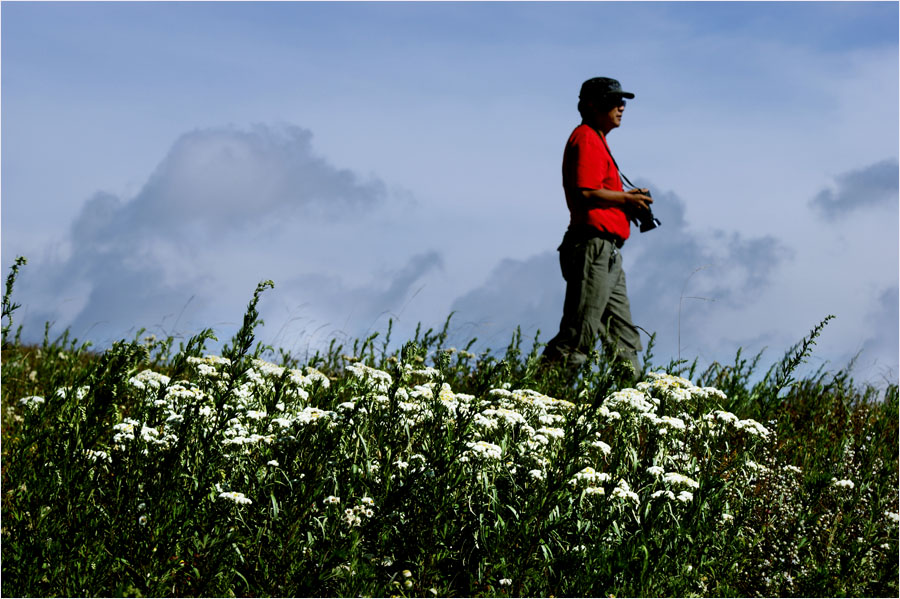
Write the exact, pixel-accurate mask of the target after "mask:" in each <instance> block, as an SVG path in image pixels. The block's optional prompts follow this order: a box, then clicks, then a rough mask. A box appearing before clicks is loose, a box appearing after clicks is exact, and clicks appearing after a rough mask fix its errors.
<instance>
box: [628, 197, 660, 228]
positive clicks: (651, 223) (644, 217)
mask: <svg viewBox="0 0 900 599" xmlns="http://www.w3.org/2000/svg"><path fill="white" fill-rule="evenodd" d="M642 195H645V196H650V190H649V189H648V190H647V191H645V192H643V194H642ZM650 197H652V196H650ZM628 216H629V220H631V222H633V223H634V224H636V225H638V226H640V229H641V233H646V232H647V231H652V230H653V229H655V228H656V227H658V226H660V225H661V224H662V223H661V222H659V219H658V218H656V217H655V216H653V211H652V210H650V207H649V206H647V208H632V209H631V210H630V214H629V215H628Z"/></svg>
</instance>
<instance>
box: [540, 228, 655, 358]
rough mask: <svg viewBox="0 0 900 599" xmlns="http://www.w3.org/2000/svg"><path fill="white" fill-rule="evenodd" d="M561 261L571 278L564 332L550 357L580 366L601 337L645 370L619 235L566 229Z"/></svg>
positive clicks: (610, 351) (611, 352) (550, 346)
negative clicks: (612, 237)
mask: <svg viewBox="0 0 900 599" xmlns="http://www.w3.org/2000/svg"><path fill="white" fill-rule="evenodd" d="M559 264H560V267H561V269H562V275H563V278H564V279H565V280H566V299H565V304H564V305H563V316H562V320H561V321H560V323H559V333H558V334H557V335H556V337H554V338H553V339H551V340H550V342H549V343H547V347H546V348H545V349H544V359H545V360H547V361H550V362H561V363H563V364H564V365H565V366H566V367H567V368H568V369H569V370H570V371H571V372H575V371H576V370H577V369H578V368H579V367H580V366H581V365H582V364H583V363H584V362H585V361H587V359H588V355H589V354H590V352H591V350H592V349H593V348H594V346H595V345H596V343H597V341H598V340H602V341H603V345H604V350H605V352H606V355H607V359H609V360H610V361H611V362H612V361H614V360H615V359H616V358H618V359H623V358H624V359H626V360H628V361H630V362H631V365H632V366H633V367H634V371H635V373H636V376H639V375H640V373H641V363H640V360H639V359H638V355H637V354H638V352H639V351H641V350H642V349H643V347H642V346H641V338H640V336H639V335H638V330H637V328H635V326H634V325H633V324H632V322H631V306H630V304H629V303H628V295H627V292H626V289H625V271H623V270H622V255H621V254H620V253H619V251H618V248H617V247H616V244H615V243H614V242H613V241H610V240H608V239H604V238H602V237H596V236H593V237H591V236H586V235H583V234H578V233H575V232H572V231H569V232H567V233H566V235H565V237H564V238H563V242H562V245H560V246H559Z"/></svg>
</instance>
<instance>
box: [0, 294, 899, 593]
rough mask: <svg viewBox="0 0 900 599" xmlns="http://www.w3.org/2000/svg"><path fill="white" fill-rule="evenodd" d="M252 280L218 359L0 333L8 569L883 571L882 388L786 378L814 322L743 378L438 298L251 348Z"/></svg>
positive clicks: (359, 577) (308, 588) (13, 588)
mask: <svg viewBox="0 0 900 599" xmlns="http://www.w3.org/2000/svg"><path fill="white" fill-rule="evenodd" d="M13 280H14V277H12V278H11V280H9V281H8V284H7V295H6V298H5V299H4V316H8V314H11V312H12V309H13V304H12V303H10V302H9V295H10V294H9V291H10V290H11V287H12V283H13ZM269 287H271V282H268V281H267V282H263V283H261V284H260V285H259V286H258V287H257V289H256V291H255V293H254V295H253V298H252V300H251V302H250V304H249V305H248V309H247V313H246V315H245V317H244V321H243V325H242V327H241V328H240V329H239V331H238V332H237V333H236V334H235V336H234V338H233V339H232V340H231V342H230V343H229V344H227V345H226V346H225V348H224V349H223V351H222V356H221V357H220V356H211V355H207V354H205V353H204V346H205V343H206V342H207V341H208V340H209V339H212V338H214V337H213V332H212V331H211V330H206V331H203V332H201V333H200V334H198V335H197V336H196V337H194V338H192V339H190V340H189V341H188V342H187V343H186V344H182V345H181V346H180V348H179V349H178V350H177V351H174V350H173V340H172V339H171V338H169V339H166V340H162V341H158V340H155V339H153V338H146V339H144V340H143V341H141V340H139V339H138V338H137V337H140V335H141V334H143V332H141V333H139V334H138V336H137V337H136V338H135V340H134V341H131V342H124V341H123V342H119V343H116V344H114V345H113V347H111V348H110V349H109V350H107V351H105V352H102V353H99V354H98V353H95V352H91V351H90V349H89V345H87V344H79V342H78V341H77V340H75V339H70V338H69V335H68V333H65V334H63V335H62V336H61V337H60V338H58V339H56V340H53V341H51V340H50V339H49V335H48V334H45V339H44V343H43V344H42V345H41V346H37V347H31V346H23V345H21V344H20V343H19V342H18V338H17V339H16V340H15V341H14V342H12V343H10V344H8V345H7V344H4V347H3V362H2V400H3V406H2V410H3V428H2V441H3V443H2V454H3V470H2V475H3V481H2V482H3V495H2V513H3V527H2V541H3V542H2V575H3V580H4V583H5V586H6V588H5V589H4V590H5V591H6V594H8V595H11V596H35V595H38V596H50V595H65V596H85V595H126V596H162V595H172V596H237V595H253V596H351V595H353V596H356V595H367V596H373V595H377V596H387V595H397V596H426V597H427V596H435V595H437V596H460V595H461V596H549V595H557V596H609V595H615V596H623V595H626V596H650V595H664V596H725V595H728V596H731V595H739V596H773V595H798V596H813V595H815V596H832V595H875V596H896V595H897V592H898V568H897V553H898V544H897V512H898V505H897V503H898V489H897V468H898V445H897V435H898V430H897V424H898V392H897V387H896V386H890V387H888V388H887V389H886V390H883V391H881V392H879V391H877V390H875V389H873V388H870V387H863V388H861V387H859V386H858V385H856V384H854V382H853V381H852V379H851V378H850V377H849V375H848V374H847V373H845V372H838V373H837V374H828V373H822V372H820V373H817V374H816V375H814V376H813V377H807V378H804V379H802V380H795V379H794V372H795V369H796V368H797V366H798V365H799V364H800V363H801V362H802V360H803V359H805V358H806V357H807V356H808V355H809V351H810V348H811V346H812V344H813V342H814V341H815V339H816V337H818V335H819V334H820V333H821V330H822V327H824V325H825V323H827V321H828V320H829V319H826V320H825V321H823V322H822V323H821V324H820V325H819V326H817V327H816V328H814V329H813V331H812V332H811V334H810V336H809V337H808V338H806V339H804V340H803V341H801V343H799V344H798V345H797V346H795V347H794V348H792V349H791V350H790V351H789V352H788V353H787V354H786V355H785V358H784V359H783V360H782V361H781V362H780V363H779V364H777V365H775V366H773V367H772V369H770V370H769V374H768V375H767V376H765V377H764V378H763V380H762V381H761V382H759V383H752V384H751V382H750V381H751V377H752V376H753V373H754V372H755V370H756V368H757V367H758V363H759V361H760V355H757V356H756V357H754V358H753V359H750V360H747V359H746V358H743V357H742V356H741V353H740V352H738V354H737V356H736V358H735V361H734V364H733V365H729V366H722V365H718V364H716V365H713V366H712V367H711V368H709V369H708V370H707V371H705V372H704V373H702V374H700V375H699V376H698V377H696V379H697V381H698V382H697V384H696V385H694V384H692V383H691V382H690V381H689V380H687V379H685V378H681V377H680V376H678V375H679V374H687V375H688V376H689V377H691V378H695V377H694V373H695V370H696V362H695V363H694V364H693V365H690V366H687V365H685V364H683V363H673V364H670V365H669V366H668V367H667V369H666V370H668V371H669V374H665V373H662V372H650V370H651V367H650V362H651V359H650V356H649V355H645V358H646V363H647V365H648V366H647V370H648V374H647V376H646V377H645V378H644V380H643V381H640V382H637V383H634V382H633V381H630V380H629V379H628V377H626V376H624V375H623V373H621V372H620V371H619V370H617V368H616V366H615V365H610V364H608V363H607V362H606V361H605V360H604V359H603V357H602V356H601V355H600V354H599V353H595V354H594V355H593V356H592V359H591V361H590V363H589V364H588V365H586V366H585V367H583V369H582V371H581V372H580V373H579V376H578V377H576V378H575V379H571V378H569V377H568V376H567V375H566V374H565V373H563V372H561V371H558V370H553V369H549V370H548V369H546V368H542V367H541V364H540V361H539V359H538V351H539V346H540V344H539V343H538V339H537V337H535V343H534V344H533V349H532V351H531V352H530V353H528V354H525V352H523V350H522V349H521V348H522V335H521V331H516V333H515V334H514V336H513V338H512V340H511V342H510V344H509V346H508V347H507V348H506V351H505V353H503V354H501V355H495V354H494V353H493V352H489V351H487V352H483V353H482V354H481V355H475V354H473V353H472V352H471V351H470V349H471V347H472V344H469V346H467V347H466V348H464V349H457V348H453V347H446V341H447V331H448V327H449V321H450V319H449V318H448V320H447V322H446V323H445V325H444V327H443V328H442V329H441V330H439V331H434V330H431V329H429V330H427V331H425V332H424V333H423V332H422V331H421V330H417V331H416V334H415V336H414V339H412V340H410V341H408V342H406V343H405V344H403V345H402V346H401V348H400V349H399V350H395V351H391V350H390V335H391V328H392V323H389V326H388V331H387V333H386V335H385V336H384V339H383V341H381V342H379V343H376V341H377V340H378V337H379V335H378V334H373V335H371V336H369V337H367V338H365V339H361V340H356V341H355V342H353V343H352V347H351V348H350V350H348V351H349V353H345V350H344V347H343V345H340V344H338V343H337V342H333V343H332V345H331V347H330V348H329V350H328V352H326V353H323V354H316V355H315V356H313V357H312V359H310V360H309V361H308V363H307V364H301V363H300V362H299V361H298V360H297V359H296V358H294V357H292V356H290V355H289V354H287V353H285V352H283V351H282V352H280V354H279V357H278V364H276V363H274V362H272V361H267V360H264V359H263V357H266V356H275V351H274V350H273V349H272V348H267V347H265V346H262V345H259V344H257V345H256V346H254V342H255V336H254V330H255V328H256V327H257V326H258V325H259V322H260V321H259V313H258V311H257V304H258V302H259V300H260V297H261V294H262V293H263V292H264V291H265V290H266V289H267V288H269ZM7 306H8V307H9V312H7ZM451 316H452V315H451ZM5 332H6V329H5V328H4V334H5ZM651 347H652V344H651ZM647 353H648V354H649V353H650V350H649V348H648V352H647Z"/></svg>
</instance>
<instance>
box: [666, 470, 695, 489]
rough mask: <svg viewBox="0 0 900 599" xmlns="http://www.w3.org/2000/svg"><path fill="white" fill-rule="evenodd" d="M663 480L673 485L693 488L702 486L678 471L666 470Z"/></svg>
mask: <svg viewBox="0 0 900 599" xmlns="http://www.w3.org/2000/svg"><path fill="white" fill-rule="evenodd" d="M663 480H664V481H665V482H667V483H669V484H672V485H684V486H686V487H689V488H691V489H697V488H699V487H700V483H698V482H697V481H695V480H694V479H692V478H689V477H687V476H685V475H683V474H679V473H678V472H666V473H665V475H664V476H663Z"/></svg>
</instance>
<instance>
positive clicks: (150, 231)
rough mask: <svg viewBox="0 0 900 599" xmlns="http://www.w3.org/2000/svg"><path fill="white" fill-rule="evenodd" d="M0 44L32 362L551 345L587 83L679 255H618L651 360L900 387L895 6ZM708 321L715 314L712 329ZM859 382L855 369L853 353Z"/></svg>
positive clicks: (412, 15)
mask: <svg viewBox="0 0 900 599" xmlns="http://www.w3.org/2000/svg"><path fill="white" fill-rule="evenodd" d="M0 18H2V41H0V44H2V48H0V50H2V72H0V77H2V92H0V94H2V97H0V100H2V115H0V116H2V189H0V191H2V253H3V264H4V265H5V267H7V268H8V266H9V264H11V263H12V260H13V259H14V257H15V256H16V255H19V254H24V255H25V256H27V257H28V258H29V265H28V267H26V269H25V271H24V272H23V274H22V277H21V284H20V285H19V287H18V288H17V298H18V301H19V302H20V303H22V304H23V305H24V307H23V308H22V312H21V315H20V322H23V323H24V324H25V327H26V329H25V335H26V337H28V336H31V337H32V338H36V337H38V336H40V335H41V334H42V331H43V322H44V321H51V322H53V323H54V330H57V331H61V330H62V329H63V328H65V327H67V326H70V327H71V328H72V332H73V333H74V334H75V335H76V336H78V337H79V338H83V339H92V340H94V341H95V342H96V343H97V344H98V345H104V344H108V343H109V342H110V341H112V340H115V339H117V338H120V337H122V336H129V335H133V334H134V331H135V330H136V329H137V328H138V327H146V328H148V329H149V330H150V331H152V332H155V333H156V334H158V335H160V334H175V335H189V334H190V333H192V332H196V331H197V330H199V329H201V328H203V327H207V326H213V327H214V328H216V329H217V330H218V331H219V332H220V338H222V339H225V338H227V336H228V335H229V334H230V333H231V332H233V330H234V328H235V327H236V325H237V322H238V321H239V319H240V317H241V315H242V312H243V308H244V306H245V305H246V302H247V301H248V299H249V297H250V294H251V293H252V290H253V288H254V287H255V285H256V283H257V282H259V281H260V280H263V279H273V280H274V281H275V285H276V286H275V289H274V290H273V291H270V292H268V293H267V294H266V295H265V296H264V299H263V302H262V304H261V309H262V312H263V316H264V317H265V320H266V326H265V328H264V329H263V331H262V334H263V337H264V338H266V340H268V341H271V342H273V343H276V344H278V345H281V346H283V347H285V348H286V349H288V350H290V351H293V352H296V353H303V352H304V351H307V350H309V349H311V348H315V347H317V346H319V345H321V344H323V343H327V341H328V340H329V339H330V338H331V337H334V336H337V337H339V338H348V337H355V336H357V335H361V334H366V333H367V332H371V331H380V330H384V328H385V327H386V325H387V319H388V318H394V320H395V321H396V322H397V326H396V329H395V334H396V335H397V337H398V338H399V337H402V336H403V335H406V334H408V333H409V332H411V331H412V330H413V329H414V328H415V326H416V324H417V323H418V322H419V321H421V322H423V323H424V324H425V325H426V326H440V324H442V323H443V320H444V319H445V318H446V316H447V315H448V314H449V313H450V312H451V311H456V315H455V316H454V319H453V321H452V322H453V327H452V329H453V334H454V335H455V341H456V342H457V343H459V344H460V345H462V344H464V343H465V341H466V340H467V339H468V338H469V337H471V336H477V337H478V338H479V340H480V342H479V343H480V344H481V345H487V346H490V347H495V348H496V347H501V346H505V344H506V343H507V342H508V340H509V338H510V335H511V334H512V331H513V329H514V327H515V326H516V325H517V324H518V325H521V326H522V327H523V329H524V331H525V333H526V334H527V335H529V336H531V335H533V334H534V332H535V330H537V329H540V330H541V338H542V339H543V340H547V339H549V337H551V336H552V335H553V334H554V333H555V329H556V326H557V325H558V322H559V317H560V315H561V309H562V296H563V293H564V285H563V281H562V278H561V276H560V274H559V270H558V265H557V263H556V252H555V250H556V247H557V245H558V243H559V240H560V239H561V237H562V234H563V232H564V230H565V227H566V224H567V221H568V214H567V212H566V208H565V201H564V199H563V195H562V190H561V186H560V173H559V169H560V162H561V157H562V148H563V145H564V143H565V140H566V138H567V137H568V134H569V132H570V131H571V129H572V128H574V127H575V126H576V125H577V124H578V114H577V112H576V110H575V105H576V102H577V93H578V88H579V87H580V84H581V82H582V81H583V80H585V79H587V78H589V77H593V76H598V75H605V76H612V77H615V78H617V79H619V80H620V81H621V82H622V85H623V86H624V87H625V89H627V90H629V91H633V92H634V93H636V94H637V97H636V99H635V100H634V101H633V102H630V103H629V105H628V107H627V109H626V112H625V118H624V121H623V126H622V127H621V129H619V130H617V131H615V132H613V133H612V135H611V136H610V143H611V145H612V149H613V152H614V154H615V155H616V157H617V159H618V161H619V163H620V165H621V166H622V169H623V171H624V172H625V173H626V174H627V175H628V177H629V178H630V179H632V180H634V181H635V182H637V183H640V184H642V185H645V186H648V187H651V188H652V189H653V195H654V198H655V199H656V203H655V204H654V210H655V212H656V213H657V215H658V216H659V217H660V219H661V220H662V221H663V226H662V227H661V228H660V229H658V230H656V231H653V232H650V233H647V234H644V235H641V234H638V233H637V232H635V233H634V235H633V237H632V239H631V240H630V241H629V243H628V244H627V245H626V247H625V249H624V251H623V254H624V256H625V266H626V272H627V274H628V284H629V291H630V295H631V300H632V305H633V311H634V317H635V321H636V322H637V323H638V324H640V325H641V326H643V327H644V328H645V329H647V330H650V331H655V332H656V333H657V335H658V338H657V359H658V360H662V359H664V358H668V357H674V356H677V355H678V354H679V353H680V354H681V355H682V356H683V357H691V358H692V357H694V356H698V357H699V358H700V360H701V363H708V362H709V361H711V360H723V361H728V360H731V359H732V358H733V357H734V353H735V351H736V349H737V348H738V347H741V346H742V347H744V350H745V352H756V351H759V350H762V349H764V348H768V349H767V350H766V354H765V357H766V358H767V360H764V362H765V363H770V362H772V361H775V360H777V359H778V358H780V356H781V354H782V353H783V352H784V351H785V350H786V349H787V348H788V347H789V346H790V345H792V344H793V343H795V342H796V341H798V340H799V339H800V338H801V337H802V336H803V335H805V334H806V333H807V332H808V331H809V330H810V329H811V328H812V326H813V325H815V324H816V323H817V322H819V321H820V320H821V319H822V318H824V317H825V316H826V315H827V314H835V315H836V316H837V319H836V320H835V321H834V322H833V323H832V324H831V325H829V327H828V328H827V329H826V331H825V333H824V335H823V337H822V338H821V339H820V341H819V344H818V346H817V348H816V349H817V351H816V355H815V357H814V359H813V360H812V361H811V363H810V366H811V367H818V366H819V365H821V364H825V365H826V367H827V368H840V367H842V366H844V365H845V364H846V363H847V361H848V360H850V359H851V358H852V357H853V356H854V355H856V354H859V356H860V357H859V359H858V360H857V363H856V375H857V376H858V377H859V378H860V379H862V380H868V381H872V382H876V383H877V382H881V381H883V380H885V379H886V380H893V381H896V380H897V376H898V370H900V368H898V332H897V331H898V314H897V312H898V166H897V156H898V145H900V138H898V131H900V123H898V108H900V103H898V87H900V83H898V26H897V24H898V5H897V3H894V2H848V3H841V2H825V3H817V2H800V3H782V2H761V3H755V2H749V3H731V2H729V3H709V2H702V3H686V2H685V3H682V2H673V3H666V2H663V3H656V2H625V3H607V2H597V3H595V2H578V3H556V2H553V3H543V2H528V3H518V2H503V3H476V2H463V3H436V2H435V3H432V2H428V3H417V2H400V3H381V2H367V3H344V2H339V3H311V2H309V3H307V2H299V3H294V2H276V3H237V2H234V3H218V2H200V3H180V2H160V3H130V2H129V3H117V2H100V3H82V2H71V3H69V2H64V3H31V2H4V3H3V4H2V5H0ZM694 298H702V299H694ZM860 352H861V353H860Z"/></svg>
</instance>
